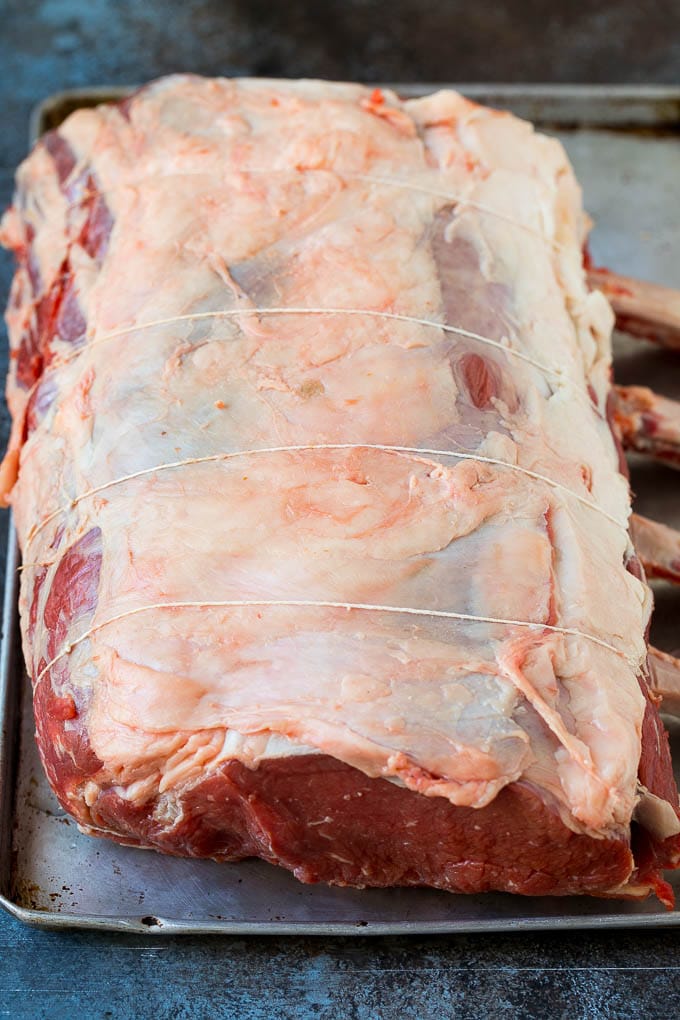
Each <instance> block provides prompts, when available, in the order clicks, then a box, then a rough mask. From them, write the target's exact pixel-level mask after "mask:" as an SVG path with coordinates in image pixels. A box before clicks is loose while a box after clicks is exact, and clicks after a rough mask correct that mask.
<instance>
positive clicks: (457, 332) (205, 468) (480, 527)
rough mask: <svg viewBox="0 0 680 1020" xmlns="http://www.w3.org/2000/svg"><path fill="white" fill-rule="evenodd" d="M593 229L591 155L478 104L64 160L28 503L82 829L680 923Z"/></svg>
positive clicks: (71, 126)
mask: <svg viewBox="0 0 680 1020" xmlns="http://www.w3.org/2000/svg"><path fill="white" fill-rule="evenodd" d="M586 229H587V222H586V219H585V217H584V215H583V213H582V210H581V201H580V192H579V189H578V186H577V184H576V181H575V179H574V176H573V173H572V170H571V168H570V166H569V163H568V162H567V159H566V157H565V154H564V152H563V150H562V148H561V147H560V145H559V144H558V143H557V142H556V141H553V140H551V139H548V138H546V137H543V136H541V135H537V134H535V133H534V131H533V130H532V127H531V126H530V125H529V124H526V123H524V122H522V121H520V120H517V119H516V118H514V117H512V116H510V115H507V114H500V113H498V112H495V111H493V110H488V109H484V108H483V107H480V106H477V105H475V104H474V103H471V102H468V101H467V100H466V99H464V98H463V97H461V96H460V95H457V94H456V93H454V92H449V91H444V92H438V93H436V94H434V95H431V96H428V97H427V98H424V99H417V100H410V101H408V102H402V101H401V100H400V99H399V98H398V97H397V96H396V95H394V94H393V93H391V92H388V91H381V90H378V89H375V90H371V89H367V88H363V87H360V86H357V85H342V84H325V83H320V82H304V81H303V82H268V81H257V80H244V81H238V82H236V81H226V80H204V79H200V78H197V77H190V76H177V77H171V78H167V79H164V80H161V81H158V82H155V83H154V84H151V85H149V86H147V87H145V88H144V89H142V90H141V91H139V92H137V93H136V94H134V95H133V96H131V97H130V98H129V99H127V100H125V101H124V102H123V103H120V104H118V105H112V106H104V107H100V108H99V109H96V110H80V111H78V112H77V113H75V114H73V115H72V116H71V117H69V119H68V120H67V121H66V122H65V123H64V124H63V125H62V126H61V127H60V128H59V129H58V131H56V132H52V133H50V134H49V135H47V136H46V137H45V138H44V139H43V140H42V141H41V142H40V143H39V144H38V145H37V146H36V148H35V149H34V151H33V152H32V154H31V155H30V156H29V158H28V159H27V160H26V162H25V163H24V164H23V165H22V167H21V169H20V170H19V173H18V186H17V194H16V200H15V204H14V206H13V208H12V209H11V210H10V211H9V212H8V213H7V215H6V217H5V220H4V224H3V240H4V243H5V244H6V245H8V246H9V247H11V248H12V249H14V251H15V253H16V257H17V260H18V269H17V273H16V277H15V280H14V285H13V288H12V293H11V298H10V304H9V311H8V322H9V328H10V336H11V344H12V371H11V376H10V380H9V386H8V399H9V403H10V407H11V411H12V415H13V420H14V428H13V433H12V438H11V443H10V450H9V452H8V454H7V457H6V459H5V462H4V465H3V472H2V484H3V492H4V493H5V494H6V498H7V499H8V500H9V501H10V502H11V505H12V507H13V509H14V514H15V520H16V524H17V528H18V532H19V537H20V542H21V547H22V552H23V559H24V569H23V573H22V586H21V621H22V630H23V644H24V652H25V658H26V663H27V666H28V671H29V673H30V675H31V677H32V680H33V685H34V701H35V714H36V722H37V731H38V742H39V745H40V751H41V754H42V759H43V762H44V765H45V769H46V771H47V774H48V776H49V779H50V782H51V784H52V786H53V788H54V790H55V792H56V794H57V796H58V797H59V800H60V802H61V803H62V805H63V806H64V808H65V809H66V810H67V811H69V812H70V813H71V814H72V815H73V816H74V817H75V818H76V819H77V820H78V822H79V824H80V826H81V827H82V829H83V830H84V831H85V832H88V833H92V834H93V835H104V836H110V837H112V838H114V839H116V840H118V841H120V842H122V843H129V844H135V845H140V846H145V847H155V848H157V849H159V850H162V851H164V852H166V853H172V854H184V855H192V856H206V857H213V858H217V859H222V860H235V859H239V858H243V857H245V856H250V855H255V856H258V857H261V858H264V859H265V860H267V861H272V862H274V863H276V864H280V865H283V866H284V867H286V868H289V869H291V870H292V871H294V873H295V874H296V875H297V876H298V878H300V879H302V880H303V881H308V882H314V881H324V882H331V883H335V884H339V885H354V886H384V885H429V886H436V887H440V888H443V889H449V890H455V891H466V892H475V891H480V890H487V889H503V890H509V891H512V892H519V893H538V894H544V893H551V894H561V893H582V892H583V893H597V894H615V895H619V894H620V895H633V896H638V895H644V894H646V893H647V892H649V890H650V889H653V890H655V891H656V892H657V894H658V895H659V896H660V897H661V898H662V899H663V900H665V901H666V902H668V901H669V899H670V897H671V893H670V890H669V887H668V886H667V885H666V884H665V883H664V881H663V879H662V877H661V875H660V869H661V868H663V867H666V866H672V865H674V864H675V863H677V858H678V851H679V850H680V842H679V839H678V833H679V831H680V823H679V821H678V794H677V790H676V787H675V784H674V782H673V777H672V771H671V763H670V757H669V752H668V742H667V738H666V735H665V733H664V731H663V728H662V726H661V723H660V721H659V717H658V712H657V708H656V705H655V702H654V700H653V698H652V697H651V696H650V694H649V690H648V684H647V677H648V674H647V665H646V655H647V648H646V641H645V635H646V628H647V625H648V619H649V615H650V609H651V596H650V593H649V590H648V588H647V586H646V584H645V583H644V577H643V575H642V571H641V568H640V566H639V563H638V561H637V558H636V557H635V554H634V550H633V547H632V544H631V540H630V537H629V534H628V530H627V529H628V518H629V513H630V502H629V489H628V483H627V480H626V478H625V477H624V476H623V475H622V474H621V473H620V471H619V464H620V451H619V448H618V446H617V443H616V441H615V439H614V437H613V435H612V432H611V430H610V426H609V423H608V413H607V405H608V394H609V390H610V372H611V350H610V332H611V323H612V316H611V311H610V308H609V305H608V304H607V302H606V300H605V299H604V297H603V296H602V295H601V294H600V293H598V292H590V291H589V290H588V287H587V285H586V280H585V275H584V270H583V265H582V249H583V243H584V240H585V233H586Z"/></svg>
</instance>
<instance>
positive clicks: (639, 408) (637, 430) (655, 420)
mask: <svg viewBox="0 0 680 1020" xmlns="http://www.w3.org/2000/svg"><path fill="white" fill-rule="evenodd" d="M612 392H613V415H614V425H615V426H616V428H617V429H618V431H619V434H620V436H621V442H622V443H623V445H624V447H625V448H626V449H628V450H636V451H637V452H638V453H646V454H649V455H650V456H652V457H655V458H656V459H657V460H662V461H664V463H666V464H670V465H671V466H672V467H676V468H680V402H678V401H677V400H670V399H669V398H668V397H661V396H659V394H658V393H654V391H653V390H650V389H648V388H647V387H646V386H614V388H613V391H612Z"/></svg>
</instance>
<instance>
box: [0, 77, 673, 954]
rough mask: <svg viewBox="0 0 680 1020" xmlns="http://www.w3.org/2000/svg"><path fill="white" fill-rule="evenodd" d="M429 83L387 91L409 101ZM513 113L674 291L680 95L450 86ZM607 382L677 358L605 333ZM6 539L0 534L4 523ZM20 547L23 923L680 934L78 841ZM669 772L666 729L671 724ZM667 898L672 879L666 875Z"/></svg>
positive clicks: (6, 808)
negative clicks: (27, 639)
mask: <svg viewBox="0 0 680 1020" xmlns="http://www.w3.org/2000/svg"><path fill="white" fill-rule="evenodd" d="M435 87H441V86H424V85H423V86H413V85H409V86H399V85H397V86H396V88H397V89H398V90H399V91H400V92H402V93H408V94H419V93H423V92H427V91H430V90H431V89H432V88H435ZM457 87H459V88H461V90H462V91H464V92H466V93H467V94H468V95H470V96H472V97H474V98H476V99H479V100H480V101H486V102H489V103H491V104H494V105H496V106H500V107H506V108H510V109H512V110H514V111H515V112H517V113H519V114H520V115H522V116H525V117H529V118H530V119H532V120H534V121H535V122H537V123H538V124H539V125H541V126H544V127H546V128H547V129H548V130H550V131H552V132H554V133H556V134H557V135H558V136H559V137H560V138H561V139H562V141H563V142H564V143H565V145H566V147H567V150H568V152H569V154H570V156H571V159H572V161H573V163H574V165H575V167H576V172H577V174H578V176H579V179H580V181H581V182H582V185H583V187H584V192H585V202H586V207H587V208H588V209H589V211H590V213H591V214H592V215H593V217H594V218H595V220H596V223H597V226H596V228H595V231H594V234H593V238H592V249H593V253H594V256H595V259H596V261H597V262H599V263H604V264H607V265H611V266H615V267H616V268H617V269H618V270H620V271H621V272H625V273H628V274H630V275H637V276H641V277H643V278H647V279H652V280H656V281H658V282H660V283H666V284H669V285H675V286H678V285H680V277H679V274H678V270H677V266H678V265H679V264H680V89H676V88H663V87H661V88H659V87H650V88H639V87H635V88H633V87H630V88H629V87H615V88H609V87H594V88H590V87H584V86H555V87H546V86H527V87H524V86H506V87H504V86H498V85H493V86H485V85H474V86H465V85H463V86H457ZM122 94H123V90H117V89H111V88H102V89H90V90H86V91H82V90H81V91H77V92H69V93H64V94H60V95H58V96H53V97H51V98H49V99H48V100H46V101H45V102H44V103H43V104H41V105H40V106H39V107H38V108H37V109H36V111H35V112H34V115H33V118H32V121H31V133H32V138H35V137H37V136H38V135H40V134H41V133H42V132H43V131H44V130H46V129H47V128H48V127H54V126H57V125H58V124H59V123H60V122H61V120H63V118H64V117H65V116H66V115H67V114H68V113H70V112H71V111H72V110H73V109H75V108H77V107H79V106H86V105H89V106H91V105H94V103H96V102H101V101H103V100H105V99H111V98H117V97H120V96H121V95H122ZM616 364H617V378H618V379H619V381H621V382H640V383H646V384H648V385H651V386H655V387H656V388H658V389H659V390H661V391H662V392H666V393H667V394H668V395H671V396H676V397H678V396H680V361H678V360H677V356H676V357H675V358H674V357H673V356H672V355H670V354H669V353H667V352H663V351H659V350H656V349H654V348H652V347H651V346H647V345H645V344H641V343H639V342H634V341H631V340H627V339H626V338H622V337H618V338H617V341H616ZM632 477H633V488H634V490H635V491H636V493H637V496H636V508H637V509H638V510H640V512H642V513H647V514H648V515H650V516H656V517H657V518H658V519H660V520H665V521H666V522H668V523H675V524H676V526H680V500H678V493H679V492H680V477H679V476H678V475H677V474H673V472H671V471H670V470H668V469H665V468H661V467H658V466H655V465H653V464H651V463H649V462H645V461H644V460H642V459H638V460H637V461H636V462H634V463H633V476H632ZM10 531H11V529H10ZM17 565H18V551H17V548H16V541H15V537H14V533H13V531H11V533H10V539H9V550H8V563H7V582H6V587H5V601H4V617H3V645H2V655H1V659H0V903H1V904H2V905H3V906H4V907H5V908H6V909H7V910H9V911H10V912H11V913H12V914H14V916H16V917H18V918H20V919H21V920H23V921H26V922H29V923H32V924H38V925H43V926H46V927H59V928H71V927H79V928H105V929H116V930H123V931H142V932H156V933H163V932H172V933H177V932H193V933H197V932H222V933H225V932H233V933H257V934H266V933H273V934H285V933H298V934H299V933H312V934H320V935H321V934H361V935H368V934H376V935H377V934H387V933H398V934H415V933H428V932H472V931H503V930H522V929H525V930H526V929H570V928H619V927H648V926H672V925H680V907H679V908H678V909H676V910H675V911H673V912H668V911H665V910H663V909H661V908H660V907H659V904H658V903H656V902H655V901H653V900H649V901H646V902H645V903H626V902H619V901H608V900H597V899H589V898H585V897H583V898H566V899H559V898H541V899H527V898H522V897H513V896H509V895H496V894H487V895H485V896H456V895H452V894H449V893H439V892H434V891H431V890H414V889H392V890H365V891H357V890H343V889H329V888H326V887H323V886H303V885H300V884H299V883H298V882H296V880H295V879H294V878H292V876H291V875H289V874H288V873H287V872H284V871H282V870H279V869H276V868H273V867H271V866H269V865H267V864H264V863H262V862H257V861H247V862H243V863H239V864H215V863H213V862H211V861H191V860H178V859H173V858H169V857H163V856H161V855H159V854H154V853H149V852H147V851H142V850H137V849H132V848H128V847H121V846H117V845H115V844H113V843H109V842H105V841H103V840H95V839H92V838H90V837H87V836H83V835H81V834H80V833H79V832H78V830H77V828H76V826H75V824H74V823H73V822H71V821H70V820H69V819H68V818H67V817H66V816H65V815H64V813H63V812H62V811H61V809H60V807H59V805H58V804H57V802H56V800H55V799H54V797H53V795H52V793H51V792H50V790H49V787H48V786H47V782H46V780H45V778H44V776H43V773H42V769H41V767H40V762H39V760H38V755H37V751H36V748H35V743H34V739H33V719H32V711H31V698H30V690H29V684H28V681H27V680H26V677H25V675H24V672H23V666H22V663H21V652H20V646H19V639H18V626H17V611H16V604H17V587H18V585H17V577H18V575H17V569H16V568H17ZM656 598H657V612H656V614H655V621H654V625H653V631H652V639H653V641H654V643H656V644H657V645H658V646H660V647H662V648H665V649H667V650H670V651H672V650H675V651H677V650H678V647H679V646H680V626H679V625H678V621H679V620H680V590H678V589H676V590H673V589H672V588H671V586H668V585H659V586H658V587H657V588H656ZM670 728H671V739H672V744H673V746H674V754H675V761H676V766H677V765H678V764H680V724H679V723H678V722H671V723H670ZM673 881H674V886H675V890H676V895H677V896H678V900H680V874H676V876H675V878H674V880H673Z"/></svg>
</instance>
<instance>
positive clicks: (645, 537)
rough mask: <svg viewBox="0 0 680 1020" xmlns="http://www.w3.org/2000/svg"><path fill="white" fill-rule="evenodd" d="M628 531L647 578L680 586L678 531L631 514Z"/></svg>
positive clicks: (639, 515)
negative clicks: (658, 579)
mask: <svg viewBox="0 0 680 1020" xmlns="http://www.w3.org/2000/svg"><path fill="white" fill-rule="evenodd" d="M630 531H631V537H632V539H633V545H634V546H635V551H636V553H637V554H638V556H639V558H640V560H641V561H642V565H643V567H644V568H645V573H646V575H647V577H661V578H664V580H666V581H675V582H676V583H678V584H680V531H676V530H675V529H674V528H669V527H667V525H665V524H660V523H659V522H658V521H651V520H650V519H649V518H648V517H643V516H642V515H641V514H633V515H632V516H631V519H630Z"/></svg>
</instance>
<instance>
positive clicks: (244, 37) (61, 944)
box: [0, 0, 680, 1020]
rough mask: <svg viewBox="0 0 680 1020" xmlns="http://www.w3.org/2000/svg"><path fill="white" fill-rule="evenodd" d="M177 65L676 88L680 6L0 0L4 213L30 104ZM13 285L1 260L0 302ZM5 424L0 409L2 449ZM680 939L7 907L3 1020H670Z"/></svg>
mask: <svg viewBox="0 0 680 1020" xmlns="http://www.w3.org/2000/svg"><path fill="white" fill-rule="evenodd" d="M175 70H192V71H198V72H202V73H205V74H218V73H219V74H262V75H290V76H297V75H316V76H320V77H335V78H358V79H363V80H374V81H376V80H381V81H389V80H401V81H409V80H410V81H417V80H421V81H437V80H439V81H446V80H448V81H456V80H457V81H475V80H479V81H585V82H588V81H593V82H594V81H611V82H614V81H621V82H625V81H639V82H644V81H649V82H677V81H678V79H679V78H680V3H678V2H677V0H665V2H664V0H657V2H656V3H654V4H651V3H642V4H641V3H637V2H630V0H619V2H611V0H588V2H581V3H579V2H569V0H555V2H553V3H547V2H543V3H540V2H538V0H527V2H524V3H522V2H514V3H512V2H509V3H504V4H486V3H484V2H481V0H479V2H477V3H469V2H457V0H450V2H446V0H391V2H389V3H380V2H375V0H328V2H321V3H316V4H314V3H311V2H308V3H304V2H302V0H290V2H288V3H277V2H276V0H230V2H218V0H184V2H177V0H169V2H168V0H166V2H163V0H146V2H142V0H139V2H135V0H87V2H81V0H42V2H40V0H0V89H1V91H2V96H1V99H2V111H3V114H2V131H1V132H0V204H2V205H5V204H6V203H7V202H8V201H9V198H10V194H11V180H12V173H13V169H14V167H15V165H16V163H17V162H18V161H19V160H20V159H21V157H22V156H23V155H24V153H25V151H26V140H27V117H28V113H29V110H30V108H31V106H32V105H33V104H34V103H35V102H37V101H38V100H39V99H41V98H43V97H44V96H45V95H47V94H49V93H51V92H55V91H58V90H61V89H64V88H69V87H74V86H84V85H92V84H111V83H115V84H128V83H134V82H139V81H143V80H146V79H148V78H151V77H155V76H156V75H159V74H164V73H167V72H170V71H175ZM9 277H10V266H9V260H8V259H7V257H6V256H4V255H3V256H0V292H1V295H0V300H1V301H3V302H4V297H5V295H6V293H7V288H8V285H9ZM0 343H1V349H2V358H3V359H4V364H1V363H0V374H4V367H5V366H6V350H5V344H4V342H2V341H0ZM6 430H7V417H6V414H5V413H4V411H3V412H2V416H1V417H0V431H1V432H2V435H0V445H2V444H3V443H4V440H5V438H6ZM3 517H4V515H3ZM2 523H3V527H4V520H3V522H2ZM1 541H2V535H0V542H1ZM2 547H4V545H3V546H2ZM3 568H4V564H3ZM679 947H680V937H679V935H678V932H677V931H675V932H673V931H667V932H660V931H659V932H654V931H648V932H646V933H641V932H638V933H635V934H633V933H627V932H601V933H590V934H571V935H556V934H554V933H546V934H544V935H526V934H520V933H517V934H513V935H503V936H500V935H494V936H489V935H486V936H475V937H472V936H465V937H463V936H459V937H455V938H452V937H437V938H426V939H420V938H409V939H395V938H390V939H388V938H381V939H374V940H369V939H365V938H362V939H353V940H350V939H333V940H331V939H312V938H305V939H303V938H297V939H292V938H281V939H272V938H259V939H254V938H251V939H244V938H214V937H213V938H205V939H199V938H185V939H182V938H165V937H163V938H161V939H153V938H141V937H139V936H131V937H124V936H117V935H106V934H102V935H93V934H84V933H71V934H57V933H49V932H40V931H34V930H31V929H28V928H24V927H23V926H21V925H20V924H18V923H16V922H14V921H13V920H12V919H11V918H9V917H7V916H4V915H1V916H0V1017H5V1016H6V1017H16V1018H27V1020H28V1018H30V1020H34V1018H35V1020H39V1018H43V1017H44V1018H50V1020H61V1018H64V1020H78V1018H80V1017H93V1018H102V1020H104V1018H127V1017H154V1018H156V1020H183V1018H188V1017H201V1018H202V1017H206V1018H213V1017H215V1018H221V1017H229V1018H231V1017H234V1018H239V1020H254V1018H258V1020H260V1018H261V1020H278V1018H288V1017H291V1018H300V1020H307V1018H317V1020H335V1018H339V1017H340V1018H351V1020H354V1018H356V1020H383V1018H385V1020H386V1018H390V1020H391V1018H398V1020H401V1018H404V1020H408V1018H418V1020H420V1018H423V1020H429V1018H433V1020H444V1018H448V1017H456V1018H475V1020H476V1018H478V1017H485V1016H489V1017H494V1018H495V1017H540V1018H542V1017H554V1018H569V1020H572V1018H584V1020H586V1018H587V1020H591V1018H593V1020H599V1018H602V1020H605V1018H606V1020H618V1018H621V1020H624V1018H625V1020H628V1018H633V1017H645V1018H648V1017H649V1018H652V1017H653V1018H669V1020H675V1018H677V1017H678V1016H680V952H679Z"/></svg>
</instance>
